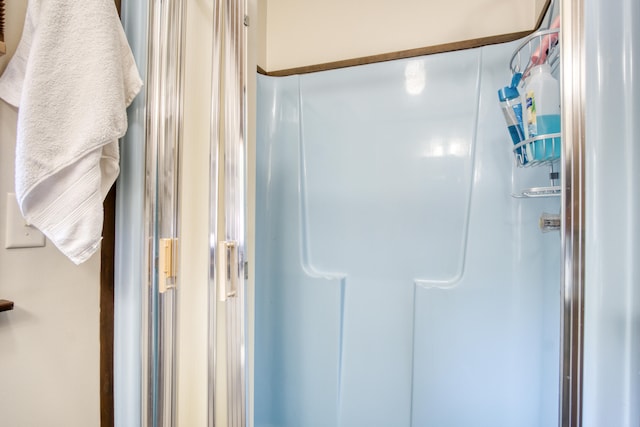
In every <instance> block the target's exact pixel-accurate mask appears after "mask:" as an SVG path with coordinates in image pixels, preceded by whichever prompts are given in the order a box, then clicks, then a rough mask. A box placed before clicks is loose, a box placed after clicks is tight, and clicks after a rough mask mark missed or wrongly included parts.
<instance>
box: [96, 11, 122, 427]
mask: <svg viewBox="0 0 640 427" xmlns="http://www.w3.org/2000/svg"><path fill="white" fill-rule="evenodd" d="M114 2H115V5H116V9H117V11H118V15H120V0H114ZM103 209H104V222H103V225H102V244H101V248H100V326H99V328H100V426H101V427H113V426H114V424H115V415H114V403H113V402H114V399H113V324H114V323H113V322H114V272H115V244H116V242H115V240H116V186H115V185H114V186H113V187H111V190H110V191H109V193H108V194H107V197H106V198H105V200H104V203H103Z"/></svg>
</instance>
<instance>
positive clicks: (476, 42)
mask: <svg viewBox="0 0 640 427" xmlns="http://www.w3.org/2000/svg"><path fill="white" fill-rule="evenodd" d="M532 32H533V31H521V32H518V33H511V34H502V35H499V36H491V37H483V38H479V39H473V40H463V41H460V42H454V43H445V44H440V45H436V46H427V47H419V48H416V49H408V50H402V51H398V52H390V53H383V54H380V55H371V56H363V57H360V58H353V59H345V60H343V61H335V62H326V63H324V64H316V65H307V66H304V67H296V68H288V69H286V70H277V71H268V72H267V71H265V70H264V69H262V68H259V69H258V72H259V73H261V74H265V75H267V76H273V77H284V76H291V75H294V74H306V73H315V72H317V71H327V70H335V69H338V68H345V67H353V66H357V65H365V64H373V63H376V62H385V61H392V60H395V59H404V58H413V57H416V56H423V55H433V54H436V53H444V52H453V51H456V50H463V49H472V48H476V47H482V46H487V45H491V44H498V43H507V42H510V41H514V40H518V39H520V38H522V37H525V36H528V35H529V34H531V33H532ZM261 71H262V72H261Z"/></svg>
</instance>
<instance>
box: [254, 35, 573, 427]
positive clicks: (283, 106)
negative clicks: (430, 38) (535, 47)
mask: <svg viewBox="0 0 640 427" xmlns="http://www.w3.org/2000/svg"><path fill="white" fill-rule="evenodd" d="M516 46H517V43H511V44H506V45H497V46H487V47H483V48H479V49H472V50H465V51H460V52H452V53H445V54H440V55H431V56H427V57H422V58H414V59H406V60H398V61H393V62H387V63H379V64H372V65H367V66H361V67H353V68H347V69H342V70H335V71H328V72H322V73H315V74H309V75H301V76H292V77H288V78H269V77H263V76H260V77H259V86H258V87H259V91H258V100H259V103H258V131H257V135H258V140H257V159H258V165H257V180H256V181H257V183H258V186H257V201H256V218H257V224H256V231H257V236H256V253H257V256H256V257H257V265H256V348H255V354H256V360H255V366H256V368H255V369H256V377H255V402H256V414H255V417H256V418H255V420H256V421H255V422H256V424H255V425H256V426H318V427H320V426H350V427H351V426H352V427H356V426H410V425H414V426H443V425H449V426H470V425H474V426H505V427H507V426H516V425H517V426H531V427H534V426H550V425H556V424H557V417H558V377H559V374H558V366H559V364H558V360H559V354H560V353H559V334H560V328H559V324H560V293H561V292H560V284H561V280H560V255H561V251H560V233H559V232H558V231H556V232H550V233H541V231H540V230H539V228H538V218H539V216H540V214H541V213H543V212H550V213H558V214H559V212H560V198H559V197H557V196H552V197H550V198H531V199H529V198H514V197H512V188H511V183H512V174H519V173H522V174H525V173H532V172H533V175H535V176H536V177H539V178H541V180H542V182H543V183H544V182H546V180H548V179H547V178H546V177H545V174H548V170H546V169H544V168H543V170H541V171H535V170H532V171H528V170H526V171H519V170H513V159H512V152H511V150H510V146H509V145H510V144H511V142H510V139H509V137H508V133H507V130H506V127H505V126H503V125H502V120H503V119H502V116H501V114H502V113H501V112H500V110H499V107H498V104H497V96H496V93H497V88H499V87H502V86H504V85H505V84H506V83H505V82H508V81H509V80H510V75H509V71H508V67H507V66H506V63H507V58H510V55H511V52H513V50H514V49H515V47H516ZM537 172H540V174H538V173H537ZM530 179H534V177H533V176H532V177H530Z"/></svg>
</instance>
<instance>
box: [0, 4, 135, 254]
mask: <svg viewBox="0 0 640 427" xmlns="http://www.w3.org/2000/svg"><path fill="white" fill-rule="evenodd" d="M141 86H142V81H141V79H140V75H139V73H138V69H137V68H136V64H135V62H134V59H133V55H132V53H131V49H130V48H129V45H128V43H127V40H126V36H125V34H124V31H123V29H122V25H121V23H120V20H119V18H118V15H117V12H116V9H115V6H114V3H113V1H112V0H88V1H78V0H30V1H29V5H28V10H27V19H26V21H25V27H24V31H23V35H22V39H21V41H20V44H19V47H18V49H17V51H16V54H15V55H14V57H13V58H12V60H11V62H10V63H9V65H8V66H7V69H6V70H5V73H4V74H3V75H2V77H0V97H2V98H3V99H5V100H6V101H7V102H8V103H10V104H13V105H16V106H17V107H18V108H19V110H18V130H17V135H18V137H17V142H16V176H15V181H16V182H15V184H16V196H17V198H18V204H19V205H20V209H21V210H22V214H23V215H24V217H25V219H26V221H27V222H28V223H30V224H32V225H34V226H35V227H37V228H38V229H40V231H42V232H43V233H44V234H45V235H46V236H47V237H48V238H49V240H50V241H51V242H53V243H54V244H55V245H56V246H57V247H58V248H59V249H60V251H62V253H64V254H65V255H66V256H67V257H69V259H71V260H72V261H73V262H74V263H76V264H80V263H82V262H84V261H86V260H87V259H88V258H89V257H90V256H91V255H92V254H93V253H94V252H95V251H96V250H97V249H98V248H99V246H100V242H101V239H102V237H101V234H102V222H103V209H102V202H103V200H104V198H105V196H106V194H107V192H108V191H109V188H111V186H112V185H113V183H114V181H115V179H116V177H117V175H118V173H119V170H120V169H119V151H118V138H120V137H122V136H123V135H124V133H125V131H126V129H127V116H126V107H127V106H128V105H129V104H130V103H131V101H133V98H134V97H135V96H136V95H137V93H138V92H139V91H140V88H141Z"/></svg>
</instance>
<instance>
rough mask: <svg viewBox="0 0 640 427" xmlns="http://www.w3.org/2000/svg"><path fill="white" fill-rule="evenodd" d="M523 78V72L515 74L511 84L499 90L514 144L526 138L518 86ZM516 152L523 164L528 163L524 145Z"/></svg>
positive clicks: (502, 107)
mask: <svg viewBox="0 0 640 427" xmlns="http://www.w3.org/2000/svg"><path fill="white" fill-rule="evenodd" d="M521 78H522V74H520V73H516V74H514V75H513V78H512V79H511V85H510V86H505V87H503V88H502V89H500V90H499V91H498V99H499V100H500V108H501V109H502V113H503V115H504V119H505V121H506V122H507V128H508V129H509V135H511V141H512V142H513V145H517V144H519V143H521V142H522V141H524V140H525V134H524V126H523V122H522V102H521V98H520V94H519V93H518V88H517V86H518V83H520V79H521ZM515 153H516V156H517V157H518V160H519V162H520V163H521V164H522V165H525V164H527V163H528V161H529V160H528V158H527V153H526V152H525V150H524V148H523V147H519V148H517V149H516V150H515Z"/></svg>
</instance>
